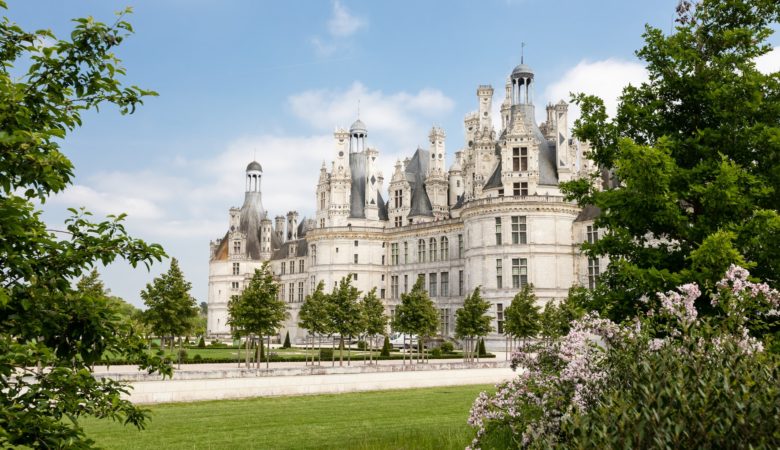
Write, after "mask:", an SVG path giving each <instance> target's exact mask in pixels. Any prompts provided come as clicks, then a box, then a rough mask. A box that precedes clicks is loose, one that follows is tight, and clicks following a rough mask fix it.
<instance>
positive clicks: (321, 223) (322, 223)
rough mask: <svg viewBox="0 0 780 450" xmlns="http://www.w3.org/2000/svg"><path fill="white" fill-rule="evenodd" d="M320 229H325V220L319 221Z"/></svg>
mask: <svg viewBox="0 0 780 450" xmlns="http://www.w3.org/2000/svg"><path fill="white" fill-rule="evenodd" d="M320 228H325V219H320Z"/></svg>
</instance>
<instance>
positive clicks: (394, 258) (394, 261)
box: [390, 242, 398, 266]
mask: <svg viewBox="0 0 780 450" xmlns="http://www.w3.org/2000/svg"><path fill="white" fill-rule="evenodd" d="M390 265H391V266H397V265H398V243H397V242H393V243H392V244H390Z"/></svg>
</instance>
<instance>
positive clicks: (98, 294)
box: [76, 268, 143, 332]
mask: <svg viewBox="0 0 780 450" xmlns="http://www.w3.org/2000/svg"><path fill="white" fill-rule="evenodd" d="M76 291H78V292H79V293H81V294H82V295H85V296H89V297H92V298H95V299H103V301H104V302H105V303H106V305H107V306H108V307H109V308H110V309H111V311H112V312H113V313H114V315H115V316H116V318H117V319H118V320H119V321H120V322H122V323H124V324H127V325H128V326H130V327H131V328H132V329H133V331H135V332H142V331H143V330H141V327H140V326H139V320H138V318H139V316H140V315H141V314H142V313H143V311H141V310H140V309H138V308H136V307H135V306H133V305H131V304H130V303H127V302H126V301H124V300H122V299H121V298H119V297H117V296H114V295H111V290H110V289H107V288H106V287H105V284H104V283H103V281H102V280H101V279H100V274H99V273H98V271H97V269H94V268H93V269H92V271H91V272H90V273H88V274H87V275H84V276H83V277H81V278H80V279H79V281H78V282H77V283H76Z"/></svg>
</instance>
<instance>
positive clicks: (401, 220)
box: [395, 216, 404, 227]
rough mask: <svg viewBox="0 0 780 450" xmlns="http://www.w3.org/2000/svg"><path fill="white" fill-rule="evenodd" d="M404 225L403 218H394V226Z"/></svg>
mask: <svg viewBox="0 0 780 450" xmlns="http://www.w3.org/2000/svg"><path fill="white" fill-rule="evenodd" d="M403 224H404V218H403V217H401V216H396V218H395V226H396V227H400V226H402V225H403Z"/></svg>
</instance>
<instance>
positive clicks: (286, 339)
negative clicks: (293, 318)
mask: <svg viewBox="0 0 780 450" xmlns="http://www.w3.org/2000/svg"><path fill="white" fill-rule="evenodd" d="M290 347H292V345H291V344H290V332H289V331H288V332H287V334H285V335H284V343H283V344H282V348H290Z"/></svg>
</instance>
